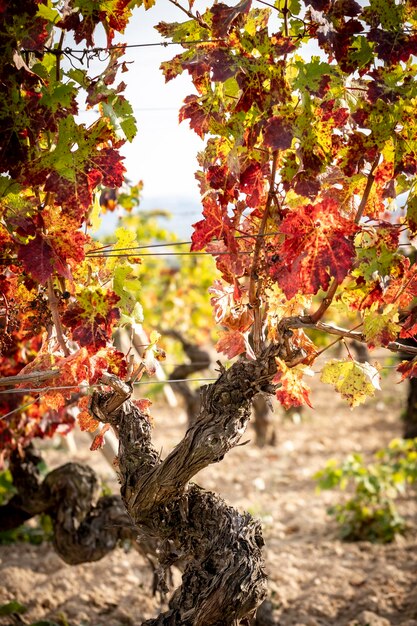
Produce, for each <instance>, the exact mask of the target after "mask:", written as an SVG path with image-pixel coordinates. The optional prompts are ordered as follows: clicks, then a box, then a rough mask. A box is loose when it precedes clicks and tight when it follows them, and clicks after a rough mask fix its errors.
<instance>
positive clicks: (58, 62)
mask: <svg viewBox="0 0 417 626" xmlns="http://www.w3.org/2000/svg"><path fill="white" fill-rule="evenodd" d="M64 39H65V31H64V30H63V31H62V32H61V36H60V38H59V42H58V47H57V51H58V52H60V53H61V52H62V46H63V44H64ZM60 73H61V54H57V55H56V68H55V76H56V81H57V82H58V81H59V77H60Z"/></svg>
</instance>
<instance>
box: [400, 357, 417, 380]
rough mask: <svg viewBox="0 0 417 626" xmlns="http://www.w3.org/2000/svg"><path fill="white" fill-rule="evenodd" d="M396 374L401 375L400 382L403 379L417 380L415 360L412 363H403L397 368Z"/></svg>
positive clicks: (416, 363) (416, 360)
mask: <svg viewBox="0 0 417 626" xmlns="http://www.w3.org/2000/svg"><path fill="white" fill-rule="evenodd" d="M397 372H400V374H402V376H401V380H404V379H405V378H417V358H415V359H413V360H412V361H403V362H402V363H400V365H399V366H398V367H397Z"/></svg>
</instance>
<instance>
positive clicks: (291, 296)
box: [0, 0, 417, 452]
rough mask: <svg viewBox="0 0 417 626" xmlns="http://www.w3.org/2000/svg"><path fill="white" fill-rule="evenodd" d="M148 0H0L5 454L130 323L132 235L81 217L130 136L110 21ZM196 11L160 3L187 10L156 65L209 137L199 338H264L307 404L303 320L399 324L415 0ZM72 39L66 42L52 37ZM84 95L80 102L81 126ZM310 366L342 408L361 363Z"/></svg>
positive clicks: (410, 262) (356, 391)
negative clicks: (205, 307)
mask: <svg viewBox="0 0 417 626" xmlns="http://www.w3.org/2000/svg"><path fill="white" fill-rule="evenodd" d="M153 4H155V2H154V1H153V0H144V1H140V0H137V1H131V2H128V0H111V1H110V2H104V1H101V0H100V1H98V2H89V1H86V0H83V1H77V2H75V1H73V0H69V2H67V3H65V5H64V8H63V9H62V10H61V9H60V8H59V7H58V5H57V4H56V3H55V2H52V1H51V0H42V1H41V0H24V1H22V2H13V1H11V0H5V1H4V2H2V3H0V22H1V29H0V46H1V48H2V54H1V59H0V81H1V85H2V94H3V95H2V99H1V102H0V129H1V130H0V155H1V159H0V167H1V177H0V210H1V229H0V243H1V247H2V252H1V259H2V270H1V273H0V323H1V328H2V334H1V357H0V376H1V381H0V382H1V383H2V385H3V386H2V388H1V389H0V410H1V412H2V414H3V416H4V419H3V420H1V421H0V437H1V448H2V449H3V451H4V452H7V450H10V449H12V448H15V447H16V446H24V445H25V444H26V443H27V442H28V441H29V440H30V439H31V438H33V437H35V436H41V437H42V436H45V435H50V434H52V433H53V432H55V431H56V429H60V430H62V429H63V428H64V429H65V428H69V427H70V425H71V423H72V421H73V418H72V417H71V415H70V413H69V412H68V405H69V404H74V403H77V402H78V401H79V400H80V397H81V396H82V395H83V394H85V391H83V390H85V389H90V388H91V386H92V385H97V384H99V383H100V381H101V377H102V375H103V372H105V371H107V372H110V373H114V374H116V375H118V376H120V377H122V378H124V377H125V376H126V374H127V363H126V359H125V355H123V354H121V353H120V352H118V351H117V350H116V349H115V348H114V346H113V342H112V335H113V332H114V330H115V329H116V328H117V327H118V326H120V325H123V324H134V323H140V322H141V321H142V320H141V310H140V306H139V305H138V297H139V298H140V293H137V291H136V290H135V289H134V288H133V287H132V281H130V284H129V278H131V277H134V276H135V266H137V264H138V263H139V262H140V259H138V257H137V253H136V252H135V251H134V249H135V246H137V241H136V240H135V237H134V235H132V233H129V232H126V231H120V232H119V233H117V237H116V243H115V244H114V246H113V247H107V248H103V247H101V245H100V244H99V243H98V242H97V241H95V240H93V238H92V236H91V234H90V232H91V228H92V227H93V225H94V221H95V220H96V219H97V216H98V214H99V212H100V210H102V209H103V206H100V202H99V197H100V192H101V191H102V190H103V188H107V189H108V188H119V187H120V186H121V185H122V184H123V182H124V173H125V170H124V166H123V159H122V157H121V155H120V148H121V147H122V145H123V143H124V142H125V141H131V140H132V139H133V137H134V136H135V132H136V126H135V120H134V117H133V112H132V108H131V106H130V104H129V103H128V102H127V101H126V99H125V97H124V96H123V90H124V88H125V82H124V81H123V80H122V79H121V74H124V73H125V72H126V71H127V69H128V68H127V65H126V63H125V62H124V61H123V55H124V46H123V45H118V46H112V42H113V38H114V34H115V32H116V31H117V32H123V30H124V28H125V26H126V24H127V22H128V20H129V17H130V15H131V11H132V9H133V8H134V7H135V6H140V5H143V6H144V8H146V9H148V8H151V7H152V5H153ZM174 4H178V3H174ZM193 5H194V2H193V1H192V0H190V1H189V2H184V7H183V8H184V9H185V11H179V19H182V18H185V21H182V22H181V21H179V22H176V23H172V24H168V23H165V22H161V23H160V24H158V25H157V26H156V29H157V31H158V33H159V34H160V35H161V36H162V38H163V40H166V41H168V42H176V43H178V44H179V45H180V46H182V51H181V53H179V54H177V55H176V56H175V57H174V58H173V59H172V60H171V61H167V62H164V63H163V64H162V68H161V69H162V71H163V73H164V75H165V78H166V80H167V81H169V80H172V79H174V78H175V77H176V76H178V75H179V74H181V73H183V72H187V73H188V74H189V75H190V77H191V80H192V82H193V85H194V93H192V94H191V95H186V94H184V95H185V96H186V97H185V98H184V105H183V107H182V108H181V110H180V112H179V120H180V121H186V122H188V123H189V125H190V127H191V129H192V130H193V131H194V132H196V133H197V134H198V135H199V136H200V137H203V138H205V139H206V140H207V141H206V145H205V149H204V150H203V151H202V152H201V153H200V154H199V170H198V172H197V174H196V178H197V181H198V185H199V188H200V191H201V203H202V219H201V220H200V221H198V222H197V223H196V224H195V225H194V232H193V236H192V246H191V251H192V252H202V251H204V252H207V253H208V254H210V255H212V256H213V257H214V259H215V261H216V265H217V268H218V270H219V273H220V276H221V278H217V277H216V279H215V282H214V284H213V286H212V287H211V288H210V289H209V291H210V294H208V296H207V297H211V302H212V304H213V307H214V315H215V321H216V322H217V323H218V324H219V325H220V326H221V327H222V329H221V330H220V335H219V341H218V344H217V348H218V350H219V351H220V352H222V353H223V354H225V355H226V356H227V357H228V358H229V359H232V358H235V357H238V356H239V355H241V354H245V353H246V355H247V356H248V357H249V358H251V359H257V358H259V355H260V354H261V350H262V348H263V347H264V346H265V345H266V344H267V343H274V342H281V343H282V344H283V345H285V347H286V358H285V359H280V360H278V362H277V367H278V372H277V374H276V375H275V378H274V380H273V384H274V385H276V389H277V397H278V400H279V401H280V402H282V403H283V404H284V405H285V406H291V405H298V404H301V403H305V402H306V403H310V399H309V390H308V386H307V383H306V382H305V380H304V374H305V373H306V370H307V371H308V370H309V368H310V366H311V364H312V363H313V362H314V360H315V358H316V356H317V354H318V352H319V350H318V348H317V347H316V346H315V345H314V343H313V342H312V340H311V339H310V338H309V337H308V332H309V330H308V329H316V330H319V331H323V332H326V333H329V334H334V335H337V336H339V337H341V338H342V340H343V338H345V337H353V338H355V339H358V340H360V341H363V342H366V343H367V345H368V347H369V348H370V349H373V348H376V347H381V346H382V347H388V348H390V349H392V350H398V349H399V348H400V347H401V345H400V343H401V340H403V339H409V338H412V337H414V336H415V334H416V331H417V307H416V302H417V301H416V297H417V269H416V265H415V264H414V247H413V242H414V239H413V238H414V236H415V235H416V234H417V201H416V197H415V184H416V173H417V126H416V122H415V110H416V105H417V86H416V81H415V76H416V71H417V66H416V62H415V55H416V53H417V5H416V3H415V2H414V1H413V0H407V1H405V2H403V3H401V4H394V3H392V2H389V1H388V0H378V2H370V3H369V4H364V3H361V4H359V3H358V2H356V1H355V0H310V1H309V2H304V3H300V2H299V0H277V1H275V2H274V1H271V2H270V3H265V2H258V1H256V0H253V1H252V0H241V1H240V2H237V3H234V6H228V5H226V4H224V3H222V2H218V3H213V4H212V6H209V7H208V8H207V10H206V11H205V12H197V11H194V8H193ZM265 5H268V6H265ZM185 13H186V14H187V15H184V14H185ZM98 25H101V26H102V27H104V30H105V34H106V50H105V51H104V52H106V55H105V56H106V60H105V62H104V66H103V67H102V70H101V73H100V74H99V75H95V76H92V75H91V74H90V73H89V70H88V68H87V67H86V65H85V64H84V63H83V62H82V61H84V60H86V59H89V58H92V57H95V56H97V55H98V54H99V52H98V51H97V49H95V48H94V45H95V39H94V38H95V30H96V27H97V26H98ZM69 35H70V36H71V37H73V39H74V41H75V43H76V44H77V45H78V46H80V47H81V49H82V53H81V54H82V56H80V54H78V56H77V55H76V54H75V53H74V52H73V51H72V49H71V48H70V47H69V48H68V47H67V44H66V38H67V39H68V36H69ZM101 52H103V50H101ZM125 75H126V76H128V75H127V74H125ZM125 80H128V78H125ZM82 107H84V108H89V109H92V110H94V111H95V112H96V118H95V121H94V122H93V123H91V124H90V125H89V126H87V125H86V124H85V123H83V122H81V121H80V118H79V117H78V113H79V111H80V109H81V108H82ZM102 197H103V196H102ZM104 205H105V208H106V210H111V209H113V208H114V206H115V202H113V201H112V202H104ZM119 249H121V250H123V251H124V255H123V257H117V256H116V255H117V251H118V250H119ZM126 250H127V251H128V252H129V251H131V254H132V256H131V257H129V256H127V255H126ZM196 258H198V257H196ZM324 317H325V318H326V321H324ZM332 320H337V321H339V320H342V321H344V324H345V326H349V325H350V326H351V327H350V328H348V327H346V328H340V327H338V326H335V325H334V324H333V323H332ZM149 323H151V324H152V323H155V324H157V323H158V320H155V321H154V320H148V324H149ZM409 350H410V352H411V353H412V351H413V350H412V348H410V349H409ZM416 371H417V365H416V364H415V363H414V361H412V362H410V363H407V364H402V365H401V366H400V372H401V374H402V376H403V378H404V377H407V376H416ZM8 377H18V378H17V379H16V378H9V379H8V383H9V384H6V383H7V381H5V379H6V378H8ZM322 380H323V381H324V382H326V383H329V384H332V385H334V387H335V389H336V390H337V391H338V392H340V393H341V394H342V396H344V397H345V398H347V400H348V401H349V403H350V404H351V405H352V406H355V405H357V404H359V403H360V402H363V401H364V400H365V399H366V398H367V397H368V396H370V395H372V394H373V393H374V391H375V389H376V388H378V385H379V373H378V365H377V364H376V363H375V362H374V361H373V362H372V364H370V363H366V364H360V363H357V362H356V361H354V360H353V359H352V357H351V355H350V354H349V353H347V354H346V358H344V359H341V360H331V361H329V362H328V363H327V364H326V365H325V366H324V369H323V372H322ZM19 389H20V392H18V391H19ZM25 389H29V391H24V390H25ZM12 392H13V393H12ZM16 392H18V393H16ZM81 401H82V402H83V403H84V405H85V402H86V401H85V399H83V398H81ZM84 405H83V406H82V407H81V408H82V409H83V411H84V412H83V413H82V415H84V418H85V409H86V407H85V406H84ZM86 427H87V426H86ZM88 427H89V426H88Z"/></svg>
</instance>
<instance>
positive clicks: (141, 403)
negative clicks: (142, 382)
mask: <svg viewBox="0 0 417 626" xmlns="http://www.w3.org/2000/svg"><path fill="white" fill-rule="evenodd" d="M133 404H135V405H136V406H137V407H138V409H139V411H140V412H141V413H143V414H144V415H146V416H148V417H149V407H150V406H151V405H152V401H151V400H148V398H140V400H133Z"/></svg>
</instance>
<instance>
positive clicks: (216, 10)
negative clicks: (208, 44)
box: [211, 0, 252, 37]
mask: <svg viewBox="0 0 417 626" xmlns="http://www.w3.org/2000/svg"><path fill="white" fill-rule="evenodd" d="M251 4H252V0H241V1H240V2H238V3H237V5H236V6H234V7H229V6H227V5H226V4H223V2H219V3H218V4H215V5H213V6H212V7H211V13H212V15H213V19H212V28H213V35H214V37H224V36H225V35H227V33H228V31H229V29H230V28H231V27H232V26H233V24H234V22H235V21H236V20H237V19H238V18H239V17H240V16H241V15H244V14H245V13H248V12H249V9H250V7H251Z"/></svg>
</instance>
